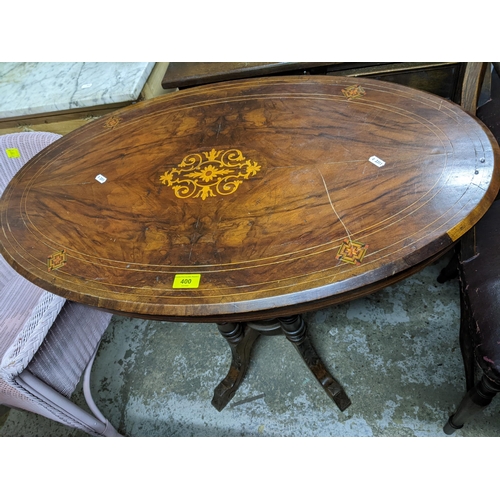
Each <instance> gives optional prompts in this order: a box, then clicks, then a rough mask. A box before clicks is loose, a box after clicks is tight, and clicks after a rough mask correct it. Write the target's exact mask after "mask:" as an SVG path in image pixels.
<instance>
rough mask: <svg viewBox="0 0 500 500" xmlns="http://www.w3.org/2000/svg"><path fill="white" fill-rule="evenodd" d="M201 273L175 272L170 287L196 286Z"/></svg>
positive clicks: (198, 284)
mask: <svg viewBox="0 0 500 500" xmlns="http://www.w3.org/2000/svg"><path fill="white" fill-rule="evenodd" d="M200 280H201V274H176V275H175V276H174V282H173V284H172V288H198V287H199V286H200Z"/></svg>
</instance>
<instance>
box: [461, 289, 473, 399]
mask: <svg viewBox="0 0 500 500" xmlns="http://www.w3.org/2000/svg"><path fill="white" fill-rule="evenodd" d="M474 329H475V322H474V318H473V316H472V313H471V310H470V307H469V305H468V303H467V298H466V295H465V291H464V290H463V283H460V337H459V342H460V352H461V353H462V360H463V363H464V371H465V390H466V392H469V391H470V390H471V389H472V388H473V387H474V385H475V383H476V359H475V357H474V341H473V338H474Z"/></svg>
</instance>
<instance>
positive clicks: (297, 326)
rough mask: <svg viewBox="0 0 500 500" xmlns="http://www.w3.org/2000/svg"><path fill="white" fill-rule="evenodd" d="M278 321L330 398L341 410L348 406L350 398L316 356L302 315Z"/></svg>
mask: <svg viewBox="0 0 500 500" xmlns="http://www.w3.org/2000/svg"><path fill="white" fill-rule="evenodd" d="M278 321H279V322H280V325H281V328H282V330H283V332H284V333H285V335H286V338H287V339H288V340H289V341H290V342H291V343H292V344H293V346H294V347H295V349H296V350H297V352H298V353H299V354H300V356H301V357H302V359H303V360H304V361H305V363H306V365H307V366H308V367H309V369H310V370H311V372H312V373H313V375H314V376H315V377H316V379H317V380H318V382H319V383H320V384H321V386H322V387H323V389H324V390H325V392H326V393H327V394H328V396H329V397H330V399H332V401H333V402H334V403H335V404H336V405H337V406H338V408H339V409H340V410H341V411H344V410H345V409H346V408H348V407H349V406H350V404H351V400H350V399H349V397H348V396H347V394H346V393H345V391H344V389H343V388H342V386H341V385H340V384H339V382H337V380H335V379H334V378H333V376H332V375H331V374H330V372H329V371H328V370H327V368H326V366H325V365H324V363H323V361H322V360H321V358H320V357H319V356H318V353H317V352H316V349H314V347H313V345H312V343H311V340H310V338H309V336H308V335H307V326H306V323H305V321H304V319H303V318H302V316H290V317H286V318H279V319H278Z"/></svg>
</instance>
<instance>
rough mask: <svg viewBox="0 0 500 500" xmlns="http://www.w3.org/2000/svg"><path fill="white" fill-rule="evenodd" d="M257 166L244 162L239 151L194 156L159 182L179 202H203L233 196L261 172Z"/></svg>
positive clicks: (187, 157)
mask: <svg viewBox="0 0 500 500" xmlns="http://www.w3.org/2000/svg"><path fill="white" fill-rule="evenodd" d="M260 169H261V166H260V165H258V164H257V162H255V161H252V160H249V159H247V158H245V157H244V156H243V154H242V152H241V151H239V150H238V149H228V150H227V151H223V150H222V151H216V150H215V149H212V150H211V151H208V152H203V153H193V154H190V155H187V156H186V157H185V158H184V159H183V160H182V161H181V163H179V165H178V167H176V168H172V169H171V170H168V171H166V172H165V173H164V174H163V175H162V176H161V177H160V181H161V182H162V183H163V184H167V185H168V186H170V187H171V188H172V189H173V190H174V193H175V195H176V196H177V197H178V198H201V199H202V200H206V199H207V198H208V197H211V196H217V195H218V194H219V195H228V194H232V193H234V192H235V191H236V190H237V189H238V187H239V186H240V185H241V184H242V182H243V181H244V180H246V179H249V178H250V177H253V176H254V175H256V174H257V172H259V170H260Z"/></svg>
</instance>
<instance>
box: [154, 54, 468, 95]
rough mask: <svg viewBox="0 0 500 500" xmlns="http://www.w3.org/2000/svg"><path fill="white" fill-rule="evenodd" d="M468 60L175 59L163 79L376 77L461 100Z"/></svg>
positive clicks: (172, 84)
mask: <svg viewBox="0 0 500 500" xmlns="http://www.w3.org/2000/svg"><path fill="white" fill-rule="evenodd" d="M463 71H464V63H459V62H455V63H453V62H399V63H384V62H336V63H327V62H323V63H318V62H298V63H283V62H280V63H247V62H225V63H218V62H204V63H197V62H189V63H186V62H172V63H170V65H169V66H168V68H167V71H166V73H165V76H164V78H163V81H162V86H163V88H165V89H171V88H180V89H183V88H188V87H194V86H198V85H204V84H207V83H216V82H222V81H232V80H236V79H242V78H255V77H261V76H284V75H300V74H307V75H321V74H326V75H330V76H355V77H363V78H367V77H368V78H375V79H378V80H384V81H389V82H394V83H399V84H402V85H407V86H409V87H412V88H415V89H418V90H424V91H427V92H432V93H433V94H437V95H439V96H441V97H446V98H448V99H451V100H453V101H455V102H457V103H460V101H459V96H460V85H461V81H462V80H461V78H462V76H463Z"/></svg>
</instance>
